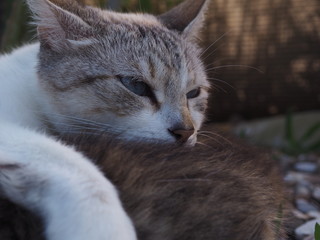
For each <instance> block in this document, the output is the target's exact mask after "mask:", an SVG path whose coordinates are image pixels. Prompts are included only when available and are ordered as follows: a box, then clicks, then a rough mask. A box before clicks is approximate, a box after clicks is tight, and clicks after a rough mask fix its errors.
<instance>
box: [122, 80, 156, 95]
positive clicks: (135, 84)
mask: <svg viewBox="0 0 320 240" xmlns="http://www.w3.org/2000/svg"><path fill="white" fill-rule="evenodd" d="M119 79H120V81H121V83H122V84H123V86H125V87H126V88H127V89H128V90H130V91H131V92H133V93H134V94H136V95H138V96H142V97H152V96H153V93H152V90H151V89H150V87H149V86H148V85H147V84H146V83H144V82H142V81H140V80H138V79H137V78H135V77H122V76H119Z"/></svg>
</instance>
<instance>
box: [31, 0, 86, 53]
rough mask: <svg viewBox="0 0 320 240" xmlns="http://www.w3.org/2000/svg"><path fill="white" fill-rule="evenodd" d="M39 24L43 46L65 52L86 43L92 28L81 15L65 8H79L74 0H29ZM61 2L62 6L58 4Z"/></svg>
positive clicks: (34, 18)
mask: <svg viewBox="0 0 320 240" xmlns="http://www.w3.org/2000/svg"><path fill="white" fill-rule="evenodd" d="M27 3H28V5H29V8H30V9H31V11H32V13H33V20H34V23H35V24H36V25H37V29H38V37H39V40H40V43H41V46H42V47H45V48H48V49H51V50H53V51H56V52H64V51H65V50H68V49H70V48H71V47H72V46H74V45H81V44H83V43H84V44H86V43H87V42H88V40H87V39H88V38H90V37H91V35H92V28H91V26H89V25H88V24H87V23H86V22H85V21H84V20H82V19H81V17H79V16H77V15H76V14H74V13H72V12H70V11H68V10H66V9H64V8H63V7H65V6H69V7H70V8H75V9H77V8H79V9H80V5H78V4H77V3H76V2H75V1H73V0H27ZM59 3H60V5H61V6H59V5H58V4H59Z"/></svg>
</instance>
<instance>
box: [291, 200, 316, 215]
mask: <svg viewBox="0 0 320 240" xmlns="http://www.w3.org/2000/svg"><path fill="white" fill-rule="evenodd" d="M296 207H297V208H298V210H300V211H301V212H303V213H307V212H311V211H318V209H317V207H315V206H314V205H313V204H311V203H310V202H308V201H307V200H305V199H303V198H298V199H297V200H296Z"/></svg>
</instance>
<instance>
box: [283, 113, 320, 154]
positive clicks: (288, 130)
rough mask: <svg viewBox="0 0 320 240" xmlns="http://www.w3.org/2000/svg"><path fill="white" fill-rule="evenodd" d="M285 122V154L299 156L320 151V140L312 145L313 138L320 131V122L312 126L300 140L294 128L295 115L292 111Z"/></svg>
mask: <svg viewBox="0 0 320 240" xmlns="http://www.w3.org/2000/svg"><path fill="white" fill-rule="evenodd" d="M285 121H286V123H285V140H286V145H285V146H284V147H283V149H282V150H283V151H284V152H285V153H287V154H291V155H298V154H301V153H308V152H314V151H320V139H318V140H315V141H313V142H311V143H310V140H311V138H312V137H313V136H315V134H316V133H317V132H319V131H320V122H317V123H315V124H314V125H312V126H310V127H309V128H308V129H307V130H306V131H305V132H304V134H303V135H302V136H301V137H300V138H296V137H295V134H294V126H293V114H292V112H291V111H289V112H288V114H287V116H286V120H285Z"/></svg>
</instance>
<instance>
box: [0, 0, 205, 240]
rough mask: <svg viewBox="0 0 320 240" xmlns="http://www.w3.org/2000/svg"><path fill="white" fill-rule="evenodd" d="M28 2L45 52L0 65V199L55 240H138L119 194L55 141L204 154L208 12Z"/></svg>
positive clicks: (189, 5) (33, 50) (29, 51)
mask: <svg viewBox="0 0 320 240" xmlns="http://www.w3.org/2000/svg"><path fill="white" fill-rule="evenodd" d="M27 3H28V5H29V7H30V9H31V10H32V11H33V15H34V22H35V24H36V25H37V30H38V38H39V43H35V44H33V45H29V46H25V47H22V48H20V49H17V50H15V51H13V53H11V54H9V55H6V56H2V57H0V86H1V88H0V190H1V193H2V194H3V196H5V197H7V198H8V199H10V200H11V201H13V202H15V203H17V204H19V205H22V206H23V207H25V208H27V209H28V210H30V211H32V212H33V213H35V214H36V215H38V216H39V217H40V218H41V219H42V220H43V221H44V222H45V226H44V231H45V237H46V239H47V240H64V239H68V240H81V239H85V240H87V239H90V240H107V239H110V240H111V239H112V240H134V239H136V235H135V231H134V228H133V226H132V223H131V221H130V219H129V217H128V216H127V214H126V213H125V211H124V210H123V208H122V205H121V202H120V200H119V198H118V195H117V192H116V190H115V188H114V186H113V185H112V184H111V183H110V182H109V181H108V179H106V178H105V177H103V175H102V174H101V173H100V172H99V170H98V169H97V168H96V167H95V166H94V165H93V164H92V163H91V162H90V160H89V159H87V158H85V157H83V156H82V155H81V154H79V153H77V152H76V151H75V150H74V149H73V148H71V147H68V146H65V145H63V144H61V143H60V142H58V141H57V140H56V139H54V138H52V137H49V134H52V133H54V134H61V133H65V132H83V131H86V132H90V133H91V134H95V133H96V132H98V133H101V132H111V133H113V134H116V135H113V136H117V137H119V138H122V139H127V140H132V139H137V138H144V139H145V141H149V140H158V141H161V142H172V143H174V142H180V143H184V144H189V145H194V144H195V142H196V135H197V131H198V129H199V128H200V125H201V124H202V121H203V119H204V111H205V109H206V104H207V97H208V92H207V90H208V89H207V88H208V86H209V85H208V82H207V80H206V76H205V72H204V68H203V65H202V63H201V61H200V53H201V52H200V50H199V48H198V47H197V45H196V44H195V43H194V37H195V35H196V33H197V32H198V30H199V29H200V26H201V24H202V22H203V16H204V10H205V8H206V5H207V2H206V1H205V0H203V1H196V2H194V1H191V0H188V1H186V2H184V3H182V4H181V5H179V6H177V7H176V8H174V9H172V10H171V11H169V12H167V13H165V14H163V15H161V16H159V17H155V16H152V15H147V14H118V13H114V12H109V11H103V10H101V9H97V8H92V7H85V6H81V5H79V4H77V3H76V2H75V1H72V0H50V1H49V0H28V1H27ZM178 16H181V18H179V17H178ZM92 223H94V224H92Z"/></svg>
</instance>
